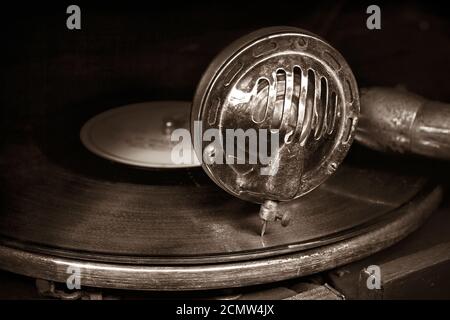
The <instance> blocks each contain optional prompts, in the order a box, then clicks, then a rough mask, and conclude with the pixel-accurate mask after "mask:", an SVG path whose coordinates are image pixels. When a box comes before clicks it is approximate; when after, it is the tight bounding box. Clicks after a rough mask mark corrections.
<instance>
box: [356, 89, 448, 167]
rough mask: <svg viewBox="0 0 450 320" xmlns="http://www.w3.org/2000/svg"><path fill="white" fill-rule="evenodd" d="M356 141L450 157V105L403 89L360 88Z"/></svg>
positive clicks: (385, 148) (390, 149)
mask: <svg viewBox="0 0 450 320" xmlns="http://www.w3.org/2000/svg"><path fill="white" fill-rule="evenodd" d="M356 140H357V141H358V142H359V143H361V144H363V145H365V146H367V147H369V148H372V149H374V150H379V151H382V152H395V153H415V154H419V155H423V156H427V157H430V158H439V159H446V160H449V159H450V105H449V104H448V103H443V102H438V101H431V100H427V99H425V98H423V97H421V96H419V95H416V94H413V93H411V92H408V91H405V90H399V89H394V88H388V87H372V88H365V89H362V90H361V116H360V123H359V126H358V129H357V132H356Z"/></svg>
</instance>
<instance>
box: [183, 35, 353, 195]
mask: <svg viewBox="0 0 450 320" xmlns="http://www.w3.org/2000/svg"><path fill="white" fill-rule="evenodd" d="M358 114H359V97H358V89H357V86H356V81H355V79H354V76H353V74H352V72H351V70H350V68H349V67H348V65H347V63H346V62H345V60H344V58H343V57H342V56H341V55H340V54H339V53H338V52H337V51H336V50H335V49H334V48H333V47H331V46H330V45H329V44H328V43H326V42H325V41H323V40H322V39H320V38H319V37H318V36H316V35H314V34H312V33H309V32H306V31H304V30H301V29H297V28H290V27H275V28H267V29H262V30H259V31H256V32H254V33H252V34H250V35H248V36H245V37H243V38H241V39H239V40H237V41H236V42H234V43H233V44H231V45H230V46H229V47H228V48H226V49H225V50H224V51H223V52H222V53H221V54H220V55H219V56H217V57H216V58H215V59H214V61H213V62H212V63H211V65H210V66H209V68H208V69H207V71H206V72H205V73H204V75H203V78H202V80H201V82H200V84H199V86H198V88H197V91H196V94H195V97H194V102H193V110H192V117H191V118H192V121H191V125H192V126H193V125H194V123H195V121H201V124H202V131H201V132H200V133H199V135H197V136H195V137H194V141H196V140H195V139H198V140H197V141H200V139H201V137H200V134H203V133H204V132H205V131H206V130H208V129H211V128H212V129H218V130H220V132H221V133H222V135H221V137H220V139H221V143H222V146H225V145H226V141H225V140H226V138H225V134H224V133H225V131H226V130H227V129H242V130H244V131H246V130H248V129H255V130H256V131H258V130H259V129H269V130H274V129H277V130H279V134H280V136H279V140H280V144H279V148H278V149H276V151H275V152H276V155H275V156H274V157H273V161H271V162H270V163H269V164H268V165H264V164H260V163H258V164H251V163H248V162H246V163H245V164H237V163H235V164H217V163H205V162H204V163H203V164H202V165H203V168H204V169H205V171H206V172H207V174H208V175H209V176H210V177H211V178H212V179H213V180H214V181H215V182H216V183H217V184H218V185H219V186H220V187H222V188H223V189H224V190H226V191H227V192H229V193H231V194H232V195H234V196H237V197H239V198H241V199H244V200H249V201H253V202H256V203H263V202H264V201H266V200H276V201H287V200H292V199H295V198H298V197H300V196H302V195H305V194H306V193H308V192H310V191H311V190H313V189H315V188H316V187H317V186H319V185H320V184H321V183H323V182H324V181H325V180H326V179H327V178H328V177H329V176H330V175H332V174H333V173H334V172H335V171H336V168H337V167H338V165H339V164H340V163H341V161H342V159H343V158H344V156H345V155H346V153H347V151H348V149H349V147H350V145H351V143H352V140H353V135H354V130H355V127H356V124H357V122H358ZM191 131H192V132H194V128H193V127H192V129H191ZM209 143H210V142H202V148H201V151H202V153H200V152H198V150H196V151H197V152H198V156H199V157H200V156H201V155H202V154H203V151H204V150H207V149H206V148H207V147H208V145H209ZM259 147H260V146H258V150H259ZM238 148H239V146H238ZM227 151H228V150H222V153H223V154H225V156H228V154H227ZM261 168H266V169H268V171H269V172H271V173H270V174H268V175H261V174H260V169H261ZM274 168H275V169H274Z"/></svg>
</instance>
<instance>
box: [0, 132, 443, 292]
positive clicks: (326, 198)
mask: <svg viewBox="0 0 450 320" xmlns="http://www.w3.org/2000/svg"><path fill="white" fill-rule="evenodd" d="M45 136H46V137H49V138H50V139H55V141H54V142H53V143H52V144H49V145H48V146H52V148H56V149H57V150H60V147H61V146H65V145H66V144H67V139H64V138H61V136H58V135H45ZM45 141H47V140H45ZM74 143H79V141H75V140H74ZM63 150H65V151H66V152H65V153H63V154H61V156H62V157H64V158H67V159H76V161H74V162H72V161H68V162H67V163H65V162H62V161H61V160H60V159H59V158H57V160H58V161H54V159H53V158H49V153H47V152H49V151H48V150H47V149H46V148H44V149H43V148H41V147H40V146H39V145H36V144H35V143H34V142H33V139H29V138H26V139H21V140H18V141H17V143H14V144H9V145H7V146H5V147H4V149H3V152H2V162H1V163H0V169H1V170H0V191H1V194H2V208H1V211H0V267H1V268H4V269H7V270H10V271H14V272H18V273H23V274H26V275H29V276H33V277H38V278H44V279H50V280H56V281H65V279H66V278H67V273H66V271H67V267H68V266H69V265H76V266H79V267H80V268H81V269H82V270H81V271H82V277H83V278H82V285H86V286H99V287H115V288H128V289H152V290H192V289H212V288H224V287H233V286H244V285H252V284H257V283H266V282H272V281H277V280H282V279H287V278H291V277H298V276H302V275H306V274H311V273H314V272H319V271H321V270H324V269H328V268H332V267H336V266H337V265H339V264H342V263H348V262H350V261H352V260H355V259H359V258H361V257H362V256H365V255H368V254H370V253H373V252H375V251H377V250H381V249H382V248H384V247H386V246H388V245H390V244H392V243H394V242H395V241H398V240H399V239H401V238H402V237H404V236H406V235H407V234H408V233H410V232H411V231H413V230H414V229H415V228H417V227H418V226H419V225H420V224H421V223H422V222H423V221H424V219H425V218H426V217H427V216H428V215H429V214H430V213H431V212H432V210H433V209H434V208H435V207H436V206H437V204H438V203H439V200H440V196H441V191H440V189H439V188H436V187H433V186H432V185H431V186H430V185H429V184H428V183H427V180H426V179H424V178H422V177H421V174H420V170H419V169H420V168H421V167H423V166H420V165H418V166H414V165H410V164H409V163H404V162H398V163H396V162H394V163H390V162H387V161H386V159H384V158H383V156H381V155H378V154H375V153H370V154H369V155H368V156H367V157H363V158H361V156H358V157H356V158H357V160H358V161H357V163H356V164H355V163H353V164H352V163H349V164H344V165H342V166H340V167H339V169H338V171H337V172H336V174H335V175H334V176H333V177H331V178H330V179H329V180H328V181H327V182H326V183H324V184H323V185H321V186H320V187H319V188H318V189H316V190H315V191H313V192H311V193H310V194H308V195H306V196H305V197H303V198H301V199H297V200H293V201H290V202H285V203H282V204H280V209H281V210H285V211H289V212H290V213H291V217H292V221H291V224H290V226H289V227H287V228H282V227H281V226H277V225H271V226H269V228H268V229H267V231H266V234H265V236H264V238H261V237H260V236H259V231H260V221H259V218H258V216H257V212H258V211H259V206H258V205H256V204H252V203H249V202H246V201H242V200H239V199H237V198H236V197H233V196H230V195H228V194H227V193H225V192H223V191H222V190H220V189H219V188H218V187H217V186H216V185H215V184H214V183H213V182H211V181H210V180H209V179H207V177H205V175H204V172H203V171H202V170H201V169H200V168H193V169H182V170H181V169H180V170H176V171H173V170H138V169H136V168H133V167H128V166H116V165H108V163H107V161H105V160H104V159H102V158H98V157H91V154H90V153H89V152H88V151H86V150H84V149H83V148H82V147H81V146H80V149H78V148H74V146H73V145H71V147H70V148H65V149H63ZM83 151H84V153H83ZM88 164H89V166H88ZM380 164H383V166H381V165H380ZM77 165H78V166H81V167H83V168H85V167H90V168H92V170H83V171H80V172H78V170H77V169H76V166H77ZM99 169H102V170H104V171H107V172H103V173H102V174H101V175H98V173H97V170H99ZM122 171H124V172H122ZM171 173H174V175H173V176H172V175H171ZM133 181H134V182H133ZM189 181H190V182H189ZM24 261H26V263H25V262H24Z"/></svg>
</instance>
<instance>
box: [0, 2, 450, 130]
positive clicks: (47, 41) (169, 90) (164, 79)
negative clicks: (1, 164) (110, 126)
mask: <svg viewBox="0 0 450 320" xmlns="http://www.w3.org/2000/svg"><path fill="white" fill-rule="evenodd" d="M371 3H372V2H358V1H357V2H354V1H285V2H284V1H273V2H269V1H265V2H244V1H241V2H231V3H230V2H226V3H225V2H224V3H208V2H196V3H184V2H182V3H178V2H175V1H166V2H159V3H157V4H154V3H151V1H148V2H135V3H132V2H129V1H127V2H123V3H114V4H111V3H109V2H97V3H96V4H92V3H88V2H77V1H75V2H73V3H72V2H70V3H69V2H65V3H60V2H57V3H56V2H55V3H54V4H50V3H37V4H36V3H35V4H24V3H20V4H17V5H5V6H3V7H2V24H3V26H2V27H1V29H0V39H1V43H2V45H1V48H2V49H1V54H0V57H1V59H0V61H1V64H2V65H1V83H2V84H1V86H0V90H1V95H0V97H1V98H0V105H1V110H2V114H1V124H2V127H5V126H6V125H9V124H11V123H14V122H16V121H17V120H19V119H22V120H23V119H24V118H25V119H29V118H30V117H31V118H32V121H38V120H39V118H41V117H48V116H49V115H51V114H55V113H60V112H62V111H64V112H65V111H67V110H72V111H73V110H78V111H80V112H82V111H83V110H84V111H85V109H97V108H99V109H103V108H111V107H116V106H119V105H122V104H125V103H130V102H137V101H145V100H155V99H183V100H191V99H192V97H193V94H194V90H195V87H196V85H197V82H198V81H199V79H200V77H201V74H202V72H203V71H204V70H205V69H206V67H207V65H208V63H209V62H210V61H211V59H212V58H213V57H214V56H215V55H216V54H217V53H218V52H219V51H220V50H221V49H222V48H223V47H224V46H226V45H227V44H229V43H230V42H231V41H233V40H234V39H236V38H237V37H239V36H241V35H244V34H246V33H248V32H251V31H253V30H255V29H258V28H261V27H267V26H274V25H289V26H295V27H301V28H304V29H307V30H310V31H311V32H314V33H316V34H318V35H320V36H322V37H323V38H325V39H326V40H327V41H328V42H330V43H331V44H332V45H333V46H334V47H336V48H337V49H338V50H339V51H340V52H341V53H342V54H343V56H344V57H345V58H346V59H347V61H348V63H349V65H350V66H351V68H352V69H353V71H354V73H355V76H356V78H357V81H358V84H359V86H360V87H363V86H373V85H387V86H395V85H398V84H401V85H404V86H406V87H407V88H408V89H410V90H411V91H414V92H416V93H418V94H421V95H424V96H426V97H428V98H432V99H440V100H443V101H450V90H449V85H448V78H449V75H450V40H449V39H450V19H449V14H448V13H447V12H448V10H447V9H446V8H445V5H444V4H445V2H443V1H442V2H441V1H422V2H420V1H400V2H398V1H397V2H396V1H393V2H381V3H380V2H377V1H374V2H373V3H374V4H378V5H379V6H380V7H381V19H382V29H381V30H368V29H367V28H366V19H367V17H368V16H369V15H368V14H366V8H367V6H368V5H369V4H371ZM69 4H78V5H79V6H80V8H81V25H82V29H81V30H68V29H67V28H66V19H67V17H68V16H69V15H68V14H66V8H67V6H68V5H69ZM95 111H97V110H95ZM60 117H63V118H64V116H63V115H60Z"/></svg>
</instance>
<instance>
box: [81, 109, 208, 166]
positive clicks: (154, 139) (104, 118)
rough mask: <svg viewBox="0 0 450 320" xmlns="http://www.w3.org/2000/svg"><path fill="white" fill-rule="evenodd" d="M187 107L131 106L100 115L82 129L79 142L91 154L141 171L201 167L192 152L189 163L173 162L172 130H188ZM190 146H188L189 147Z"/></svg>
mask: <svg viewBox="0 0 450 320" xmlns="http://www.w3.org/2000/svg"><path fill="white" fill-rule="evenodd" d="M190 110H191V108H190V103H189V102H182V101H158V102H144V103H137V104H131V105H127V106H123V107H119V108H114V109H111V110H108V111H106V112H103V113H101V114H99V115H97V116H95V117H94V118H92V119H90V120H89V121H88V122H87V123H86V124H85V125H84V126H83V127H82V129H81V133H80V137H81V141H82V142H83V144H84V145H85V147H86V148H88V149H89V150H90V151H92V152H93V153H95V154H97V155H98V156H100V157H103V158H106V159H109V160H113V161H116V162H119V163H124V164H128V165H133V166H138V167H144V168H183V167H195V166H200V163H199V161H198V160H197V157H196V155H195V153H194V151H193V149H192V148H190V150H185V151H186V152H188V153H190V154H191V156H190V159H191V162H186V163H181V164H180V163H177V162H174V161H173V160H172V150H173V147H174V146H175V145H176V144H177V143H178V141H171V133H172V131H173V130H174V129H179V128H184V129H187V130H189V124H188V122H189V114H190ZM189 146H190V144H189Z"/></svg>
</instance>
